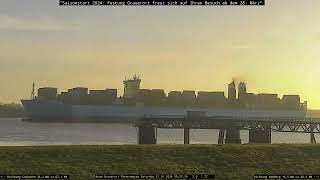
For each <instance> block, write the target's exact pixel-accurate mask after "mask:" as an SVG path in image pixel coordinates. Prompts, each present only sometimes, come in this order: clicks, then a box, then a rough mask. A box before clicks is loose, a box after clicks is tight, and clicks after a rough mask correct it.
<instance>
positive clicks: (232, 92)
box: [228, 81, 236, 100]
mask: <svg viewBox="0 0 320 180" xmlns="http://www.w3.org/2000/svg"><path fill="white" fill-rule="evenodd" d="M228 99H229V100H235V99H236V85H235V84H234V81H232V82H231V83H230V84H229V85H228Z"/></svg>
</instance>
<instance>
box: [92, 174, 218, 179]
mask: <svg viewBox="0 0 320 180" xmlns="http://www.w3.org/2000/svg"><path fill="white" fill-rule="evenodd" d="M94 178H95V179H214V178H215V175H212V174H114V175H110V174H98V175H95V176H94Z"/></svg>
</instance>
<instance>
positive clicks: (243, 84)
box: [238, 81, 247, 100]
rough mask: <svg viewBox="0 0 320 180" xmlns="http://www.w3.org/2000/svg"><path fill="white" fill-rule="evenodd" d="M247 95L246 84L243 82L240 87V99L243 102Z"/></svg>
mask: <svg viewBox="0 0 320 180" xmlns="http://www.w3.org/2000/svg"><path fill="white" fill-rule="evenodd" d="M246 93H247V88H246V84H245V83H244V82H243V81H241V82H240V83H239V86H238V99H239V100H243V98H244V96H245V94H246Z"/></svg>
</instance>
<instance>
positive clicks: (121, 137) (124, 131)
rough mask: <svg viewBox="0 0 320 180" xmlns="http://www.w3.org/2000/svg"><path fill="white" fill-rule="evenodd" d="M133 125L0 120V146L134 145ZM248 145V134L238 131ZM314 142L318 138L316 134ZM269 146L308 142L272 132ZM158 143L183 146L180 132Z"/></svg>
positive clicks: (162, 133)
mask: <svg viewBox="0 0 320 180" xmlns="http://www.w3.org/2000/svg"><path fill="white" fill-rule="evenodd" d="M137 131H138V129H137V128H136V127H133V124H124V123H83V122H82V123H62V122H55V123H48V122H28V121H23V120H22V119H19V118H0V146H21V145H22V146H23V145H67V144H137ZM218 133H219V131H218V130H200V129H191V130H190V143H191V144H217V142H218ZM240 135H241V141H242V143H248V135H249V132H248V131H246V130H242V131H241V132H240ZM315 136H316V140H317V142H319V141H320V135H319V134H316V135H315ZM271 141H272V143H309V141H310V135H309V134H306V133H285V132H272V136H271ZM157 142H158V143H160V144H182V143H183V130H182V129H158V130H157Z"/></svg>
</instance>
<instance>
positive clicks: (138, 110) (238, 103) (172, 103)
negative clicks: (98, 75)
mask: <svg viewBox="0 0 320 180" xmlns="http://www.w3.org/2000/svg"><path fill="white" fill-rule="evenodd" d="M123 83H124V93H123V95H122V96H118V90H117V89H102V90H89V89H88V88H84V87H76V88H72V89H68V91H67V92H61V93H59V94H58V89H57V88H53V87H43V88H39V89H38V93H37V96H35V95H34V94H35V93H34V90H33V95H32V98H31V99H28V100H21V102H22V104H23V106H24V109H25V111H26V112H27V114H28V116H29V119H32V120H52V121H59V120H63V121H102V122H108V121H112V122H114V121H115V122H128V121H135V120H138V119H140V118H143V117H146V116H186V114H187V111H203V112H205V114H206V116H208V117H209V116H210V117H211V116H241V117H270V116H276V117H289V118H304V117H305V115H306V110H307V102H306V101H304V102H303V103H301V102H300V97H299V95H283V96H282V98H279V97H278V94H268V93H261V94H254V93H248V92H247V88H246V84H245V82H240V83H239V84H238V86H237V88H236V83H235V82H231V83H230V84H228V93H227V97H226V96H225V94H224V92H222V91H213V92H208V91H199V92H197V93H196V92H195V91H193V90H183V91H171V92H169V93H168V94H166V93H165V91H164V90H163V89H141V88H140V84H141V79H140V78H139V76H136V75H135V76H133V77H132V78H130V79H125V80H124V81H123ZM237 89H238V93H237Z"/></svg>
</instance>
